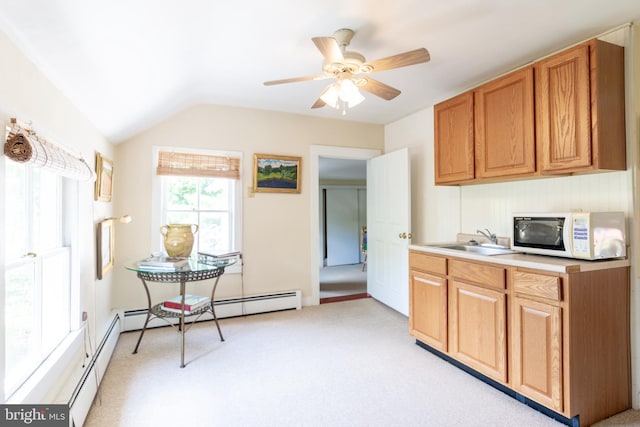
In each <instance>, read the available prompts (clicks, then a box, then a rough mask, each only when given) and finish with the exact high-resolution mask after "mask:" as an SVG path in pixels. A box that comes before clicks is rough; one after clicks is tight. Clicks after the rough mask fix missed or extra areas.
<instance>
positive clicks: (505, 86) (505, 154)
mask: <svg viewBox="0 0 640 427" xmlns="http://www.w3.org/2000/svg"><path fill="white" fill-rule="evenodd" d="M533 99H534V92H533V67H526V68H523V69H520V70H518V71H515V72H513V73H510V74H508V75H506V76H504V77H501V78H499V79H496V80H493V81H491V82H489V83H487V84H485V85H482V86H480V87H479V88H477V89H476V90H475V101H474V102H475V116H474V119H475V144H476V145H475V147H476V151H475V159H476V168H475V175H476V178H477V179H482V178H496V177H509V176H518V175H532V174H534V173H535V171H536V155H535V151H536V149H535V139H534V137H535V132H534V129H535V124H534V104H533Z"/></svg>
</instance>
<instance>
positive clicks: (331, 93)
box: [320, 83, 340, 108]
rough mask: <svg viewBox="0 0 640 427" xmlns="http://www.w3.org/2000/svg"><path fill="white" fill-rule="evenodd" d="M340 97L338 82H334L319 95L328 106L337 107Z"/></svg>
mask: <svg viewBox="0 0 640 427" xmlns="http://www.w3.org/2000/svg"><path fill="white" fill-rule="evenodd" d="M339 97H340V86H339V84H338V83H334V84H332V85H331V86H329V88H328V89H327V90H325V91H324V93H323V94H322V95H321V96H320V99H322V101H324V103H325V104H327V105H328V106H330V107H333V108H339V107H340V106H339V105H338V99H339Z"/></svg>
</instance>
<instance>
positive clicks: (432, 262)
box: [409, 251, 447, 276]
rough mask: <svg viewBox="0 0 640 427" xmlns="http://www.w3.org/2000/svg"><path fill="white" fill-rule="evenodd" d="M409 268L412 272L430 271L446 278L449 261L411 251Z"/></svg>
mask: <svg viewBox="0 0 640 427" xmlns="http://www.w3.org/2000/svg"><path fill="white" fill-rule="evenodd" d="M409 268H410V269H412V270H422V271H428V272H431V273H435V274H441V275H443V276H446V274H447V259H446V258H442V257H437V256H431V255H427V254H425V253H422V252H417V251H409Z"/></svg>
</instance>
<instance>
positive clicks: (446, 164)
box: [434, 92, 475, 184]
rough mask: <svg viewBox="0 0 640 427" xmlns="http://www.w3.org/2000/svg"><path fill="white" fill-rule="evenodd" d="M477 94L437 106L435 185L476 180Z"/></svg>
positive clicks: (435, 109)
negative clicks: (475, 96) (474, 114)
mask: <svg viewBox="0 0 640 427" xmlns="http://www.w3.org/2000/svg"><path fill="white" fill-rule="evenodd" d="M473 126H474V125H473V92H466V93H463V94H461V95H458V96H456V97H454V98H451V99H448V100H446V101H444V102H442V103H440V104H437V105H435V106H434V154H435V183H436V184H453V183H460V182H465V181H470V180H473V178H474V156H475V155H474V142H473V141H474V139H473V138H474V131H473Z"/></svg>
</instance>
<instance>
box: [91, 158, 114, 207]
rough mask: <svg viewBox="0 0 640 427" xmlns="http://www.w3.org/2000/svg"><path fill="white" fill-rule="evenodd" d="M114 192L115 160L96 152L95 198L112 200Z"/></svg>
mask: <svg viewBox="0 0 640 427" xmlns="http://www.w3.org/2000/svg"><path fill="white" fill-rule="evenodd" d="M112 193H113V161H111V160H110V159H108V158H106V157H104V156H103V155H102V154H100V153H96V186H95V200H97V201H99V202H110V201H111V195H112Z"/></svg>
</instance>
